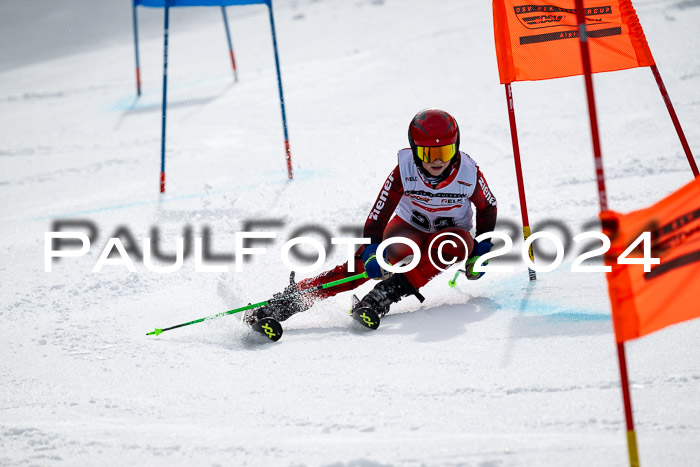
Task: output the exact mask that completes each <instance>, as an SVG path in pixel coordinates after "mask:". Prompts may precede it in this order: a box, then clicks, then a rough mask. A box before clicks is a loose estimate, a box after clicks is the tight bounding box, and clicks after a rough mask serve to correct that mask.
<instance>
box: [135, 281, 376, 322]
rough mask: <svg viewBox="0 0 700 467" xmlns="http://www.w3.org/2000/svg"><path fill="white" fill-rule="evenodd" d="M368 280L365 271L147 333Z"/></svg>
mask: <svg viewBox="0 0 700 467" xmlns="http://www.w3.org/2000/svg"><path fill="white" fill-rule="evenodd" d="M367 278H368V276H367V272H366V271H365V272H363V273H362V274H356V275H354V276H350V277H346V278H345V279H339V280H337V281H333V282H328V283H326V284H320V285H317V286H316V287H311V288H310V289H304V290H300V291H298V292H295V293H291V294H286V295H281V296H279V297H275V298H271V299H269V300H267V301H264V302H260V303H253V304H251V305H246V306H242V307H240V308H236V309H234V310H229V311H224V312H222V313H217V314H215V315H211V316H205V317H204V318H199V319H195V320H194V321H189V322H187V323H182V324H176V325H175V326H170V327H169V328H162V329H160V328H156V329H155V331H151V332H149V333H147V334H146V335H147V336H152V335H156V336H159V335H160V334H161V333H163V332H165V331H170V330H171V329H176V328H181V327H184V326H189V325H190V324H197V323H201V322H202V321H206V320H208V319H213V318H218V317H219V316H225V315H232V314H234V313H239V312H241V311H245V310H250V309H251V308H258V307H261V306H265V305H269V304H270V303H275V302H279V301H281V300H285V299H287V298H291V297H292V296H294V295H304V294H307V293H311V292H315V291H317V290H321V289H327V288H329V287H334V286H336V285H340V284H344V283H346V282H351V281H354V280H357V279H367Z"/></svg>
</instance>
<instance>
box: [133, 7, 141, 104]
mask: <svg viewBox="0 0 700 467" xmlns="http://www.w3.org/2000/svg"><path fill="white" fill-rule="evenodd" d="M131 9H132V12H133V15H132V16H133V19H134V50H135V52H136V54H135V56H136V95H137V96H140V95H141V65H140V63H139V24H138V21H137V20H136V0H133V1H132V2H131Z"/></svg>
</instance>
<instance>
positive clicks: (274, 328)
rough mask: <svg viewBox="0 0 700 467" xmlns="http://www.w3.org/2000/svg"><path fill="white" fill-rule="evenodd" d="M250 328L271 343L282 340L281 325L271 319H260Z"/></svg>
mask: <svg viewBox="0 0 700 467" xmlns="http://www.w3.org/2000/svg"><path fill="white" fill-rule="evenodd" d="M251 328H253V330H254V331H255V332H258V333H260V334H262V335H263V336H266V337H267V338H268V339H270V340H271V341H273V342H277V341H278V340H280V339H281V338H282V332H283V329H282V325H281V324H280V323H279V321H277V320H276V319H273V318H262V319H260V320H258V321H256V322H255V323H253V324H252V325H251Z"/></svg>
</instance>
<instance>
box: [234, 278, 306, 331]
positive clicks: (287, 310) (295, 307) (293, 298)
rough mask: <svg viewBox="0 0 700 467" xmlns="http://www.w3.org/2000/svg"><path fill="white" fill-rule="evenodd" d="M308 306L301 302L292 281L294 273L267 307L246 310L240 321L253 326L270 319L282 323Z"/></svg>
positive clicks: (294, 283)
mask: <svg viewBox="0 0 700 467" xmlns="http://www.w3.org/2000/svg"><path fill="white" fill-rule="evenodd" d="M308 309H309V306H308V305H307V304H306V303H304V302H303V300H302V299H301V296H300V295H299V290H298V289H297V284H296V282H295V281H294V272H292V273H291V274H290V275H289V285H288V286H287V287H286V288H285V289H284V290H283V291H282V292H279V293H276V294H274V295H273V296H272V299H270V300H269V301H268V302H267V305H265V306H262V307H260V308H253V309H250V310H246V311H245V313H244V314H243V318H242V321H243V322H244V323H247V324H249V325H251V326H253V325H254V324H255V323H256V322H258V321H260V320H261V319H263V318H272V319H274V320H276V321H284V320H286V319H287V318H289V317H290V316H292V315H293V314H296V313H299V312H302V311H306V310H308Z"/></svg>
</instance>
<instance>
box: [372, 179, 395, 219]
mask: <svg viewBox="0 0 700 467" xmlns="http://www.w3.org/2000/svg"><path fill="white" fill-rule="evenodd" d="M393 181H394V176H393V174H389V178H387V180H386V182H384V189H383V190H382V192H381V193H379V199H377V203H376V204H375V205H374V209H372V212H370V213H369V218H370V219H372V220H374V221H376V220H379V214H380V213H381V211H382V209H383V208H384V205H385V204H386V200H387V197H388V196H389V190H391V184H392V182H393Z"/></svg>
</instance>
